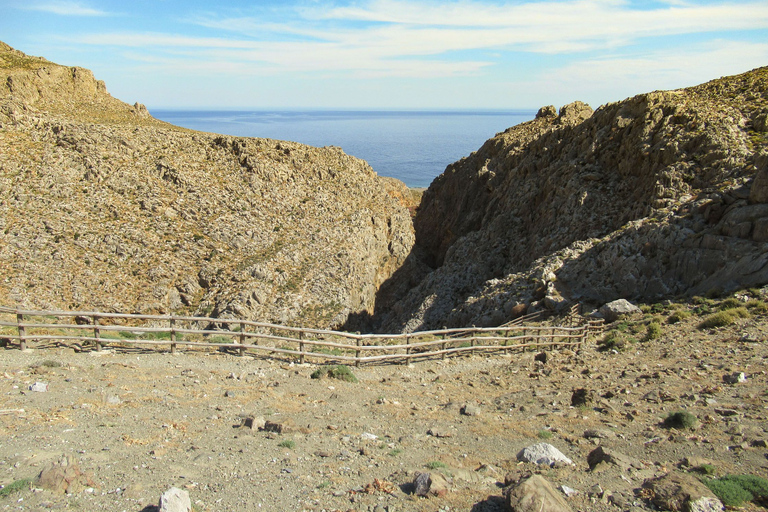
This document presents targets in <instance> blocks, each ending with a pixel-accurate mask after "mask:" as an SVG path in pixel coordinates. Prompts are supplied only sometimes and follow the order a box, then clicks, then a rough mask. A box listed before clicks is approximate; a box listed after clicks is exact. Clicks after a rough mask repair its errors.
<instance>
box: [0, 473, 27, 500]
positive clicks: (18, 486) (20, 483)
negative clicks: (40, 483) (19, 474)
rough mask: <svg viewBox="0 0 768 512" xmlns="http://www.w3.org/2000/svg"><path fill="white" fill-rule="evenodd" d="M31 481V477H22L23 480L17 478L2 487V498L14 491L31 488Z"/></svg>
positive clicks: (0, 493)
mask: <svg viewBox="0 0 768 512" xmlns="http://www.w3.org/2000/svg"><path fill="white" fill-rule="evenodd" d="M30 483H32V479H31V478H22V479H21V480H16V481H15V482H13V483H10V484H8V485H6V486H5V487H3V488H2V489H0V498H6V497H8V496H10V495H11V494H13V493H16V492H20V491H23V490H24V489H29V484H30Z"/></svg>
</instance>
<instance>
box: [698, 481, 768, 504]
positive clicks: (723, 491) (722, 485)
mask: <svg viewBox="0 0 768 512" xmlns="http://www.w3.org/2000/svg"><path fill="white" fill-rule="evenodd" d="M704 484H706V486H707V487H709V489H710V490H711V491H712V492H713V493H715V496H717V497H718V498H719V499H720V501H722V502H723V505H727V506H729V507H739V506H741V505H743V504H744V502H745V501H761V502H762V501H765V500H766V499H768V480H766V479H765V478H760V477H759V476H753V475H726V476H724V477H722V478H716V479H713V480H704Z"/></svg>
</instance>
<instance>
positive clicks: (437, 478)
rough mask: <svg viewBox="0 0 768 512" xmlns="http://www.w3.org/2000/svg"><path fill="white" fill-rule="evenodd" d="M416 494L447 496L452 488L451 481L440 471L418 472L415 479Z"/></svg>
mask: <svg viewBox="0 0 768 512" xmlns="http://www.w3.org/2000/svg"><path fill="white" fill-rule="evenodd" d="M413 487H414V489H415V490H414V494H415V495H416V496H427V497H428V496H436V497H441V496H445V495H446V494H447V493H448V489H450V487H451V484H450V482H449V481H448V480H447V479H446V478H445V477H444V476H443V475H441V474H440V473H418V472H417V473H416V476H415V478H414V479H413Z"/></svg>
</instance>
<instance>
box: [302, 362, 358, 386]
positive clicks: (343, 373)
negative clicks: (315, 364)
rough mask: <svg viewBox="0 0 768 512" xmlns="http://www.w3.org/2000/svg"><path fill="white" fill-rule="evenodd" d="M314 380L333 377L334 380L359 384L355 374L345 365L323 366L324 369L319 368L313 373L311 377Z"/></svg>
mask: <svg viewBox="0 0 768 512" xmlns="http://www.w3.org/2000/svg"><path fill="white" fill-rule="evenodd" d="M310 377H311V378H313V379H321V378H323V377H331V378H333V379H338V380H343V381H346V382H352V383H355V382H358V380H357V377H355V374H353V373H352V370H350V369H349V367H348V366H346V365H343V364H338V365H333V366H323V367H322V368H318V369H317V370H315V371H314V372H312V375H310Z"/></svg>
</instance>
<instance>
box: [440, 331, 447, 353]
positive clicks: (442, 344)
mask: <svg viewBox="0 0 768 512" xmlns="http://www.w3.org/2000/svg"><path fill="white" fill-rule="evenodd" d="M445 329H447V327H446V326H443V330H445ZM447 337H448V333H445V332H444V333H443V335H442V336H441V338H442V339H443V342H442V343H441V344H440V348H441V350H442V351H443V355H442V356H440V359H445V355H446V354H445V349H446V348H447V346H446V343H445V339H446V338H447Z"/></svg>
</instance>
